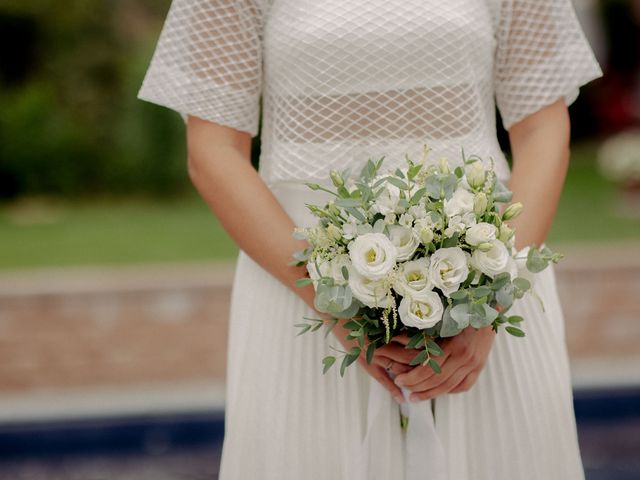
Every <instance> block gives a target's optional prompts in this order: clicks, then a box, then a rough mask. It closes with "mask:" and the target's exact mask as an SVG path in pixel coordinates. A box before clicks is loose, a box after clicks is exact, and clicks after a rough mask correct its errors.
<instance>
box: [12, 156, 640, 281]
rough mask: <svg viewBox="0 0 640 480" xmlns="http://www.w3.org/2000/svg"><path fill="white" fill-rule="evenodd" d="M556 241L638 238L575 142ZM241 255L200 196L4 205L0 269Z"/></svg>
mask: <svg viewBox="0 0 640 480" xmlns="http://www.w3.org/2000/svg"><path fill="white" fill-rule="evenodd" d="M573 158H574V161H573V162H572V165H571V167H570V173H569V176H568V178H567V183H566V186H565V190H564V194H563V197H562V201H561V205H560V208H559V211H558V215H557V217H556V221H555V224H554V228H553V231H552V233H551V236H550V241H551V242H552V243H554V244H558V243H565V244H566V243H592V242H601V241H618V240H640V220H639V219H638V218H636V219H631V218H622V217H619V216H618V215H617V213H616V211H617V208H616V191H615V187H614V186H613V185H611V184H610V183H608V182H606V181H605V180H603V179H602V178H601V177H600V176H599V174H598V172H597V169H596V167H595V164H594V162H593V147H592V146H589V145H582V146H580V147H574V151H573ZM236 253H237V249H236V247H235V246H234V244H233V242H232V241H231V239H230V238H229V237H228V235H227V234H226V233H225V231H224V230H223V228H222V227H221V225H220V224H219V223H218V222H217V221H216V219H215V217H214V216H213V215H212V214H211V213H210V211H209V210H208V208H207V206H206V205H205V204H204V202H203V201H202V200H200V199H199V198H198V197H197V196H195V195H193V196H191V197H189V198H184V199H180V200H172V201H158V200H149V199H128V200H120V201H115V200H111V201H106V200H103V201H98V200H94V201H91V202H84V203H65V202H52V201H51V200H47V201H45V200H37V199H31V200H29V201H22V202H20V203H14V204H6V205H1V206H0V269H12V268H22V267H39V266H66V265H92V264H131V263H145V262H189V261H198V260H203V259H205V260H213V259H233V258H235V255H236Z"/></svg>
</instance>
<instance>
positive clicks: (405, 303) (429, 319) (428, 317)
mask: <svg viewBox="0 0 640 480" xmlns="http://www.w3.org/2000/svg"><path fill="white" fill-rule="evenodd" d="M443 312H444V307H443V306H442V300H440V295H438V294H437V293H436V292H433V291H432V292H429V293H428V295H427V294H425V295H424V296H422V297H421V298H420V300H414V299H412V298H410V297H404V298H403V299H402V300H401V301H400V306H399V307H398V313H399V314H400V321H401V322H402V323H404V324H405V325H406V326H407V327H416V328H420V329H423V328H430V327H433V326H434V325H435V324H436V323H438V322H439V321H440V319H442V314H443Z"/></svg>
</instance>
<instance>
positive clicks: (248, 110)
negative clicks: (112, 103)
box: [138, 0, 263, 136]
mask: <svg viewBox="0 0 640 480" xmlns="http://www.w3.org/2000/svg"><path fill="white" fill-rule="evenodd" d="M257 2H258V0H173V1H172V3H171V7H170V8H169V13H168V14H167V18H166V19H165V22H164V26H163V27H162V31H161V33H160V38H159V40H158V43H157V45H156V48H155V51H154V53H153V57H152V58H151V62H150V65H149V68H148V69H147V72H146V74H145V77H144V80H143V82H142V86H141V88H140V90H139V92H138V98H139V99H141V100H146V101H148V102H152V103H156V104H158V105H162V106H165V107H168V108H171V109H173V110H175V111H177V112H179V113H180V114H181V115H182V117H183V119H184V120H185V121H186V116H187V114H190V115H193V116H196V117H199V118H202V119H204V120H209V121H213V122H217V123H220V124H223V125H226V126H229V127H233V128H236V129H238V130H242V131H245V132H249V133H250V134H251V135H252V136H255V135H256V134H257V132H258V123H259V114H260V113H259V112H260V94H261V91H262V23H263V22H262V15H261V8H260V7H259V5H258V3H257Z"/></svg>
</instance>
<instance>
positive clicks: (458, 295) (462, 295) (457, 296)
mask: <svg viewBox="0 0 640 480" xmlns="http://www.w3.org/2000/svg"><path fill="white" fill-rule="evenodd" d="M468 296H469V292H468V291H467V290H456V291H455V292H453V293H452V294H451V295H449V298H452V299H453V300H464V299H466V298H467V297H468Z"/></svg>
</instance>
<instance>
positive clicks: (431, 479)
mask: <svg viewBox="0 0 640 480" xmlns="http://www.w3.org/2000/svg"><path fill="white" fill-rule="evenodd" d="M402 394H403V395H404V398H405V403H403V404H402V405H398V404H397V403H396V402H395V401H394V400H393V399H392V397H391V395H390V394H389V392H388V391H387V390H386V389H385V388H384V387H383V386H382V385H380V384H379V383H378V381H377V380H375V379H373V378H371V379H370V389H369V407H368V412H367V430H366V433H365V437H364V441H363V442H362V446H361V451H360V457H359V458H358V465H357V470H356V471H357V475H356V480H389V479H391V478H393V479H402V480H448V474H447V466H446V458H445V453H444V448H443V446H442V442H441V441H440V438H439V437H438V434H437V432H436V429H435V424H434V420H433V412H432V411H431V400H423V401H420V402H410V401H409V395H410V394H411V391H410V390H407V389H406V388H402ZM398 410H400V413H402V415H404V416H406V417H407V418H408V421H409V423H408V427H407V429H406V431H405V430H401V432H402V435H404V438H405V442H404V445H405V448H404V456H405V458H404V476H403V477H399V476H398V475H397V474H398V473H399V472H395V475H396V476H393V477H392V476H389V475H393V473H394V472H384V471H381V469H380V465H381V462H380V460H381V459H382V458H384V457H388V456H389V455H390V453H391V452H390V448H389V447H390V446H389V445H388V442H387V441H386V440H387V439H388V438H389V435H390V433H391V429H390V427H391V426H390V425H389V424H388V422H389V420H388V416H389V412H390V411H391V413H392V414H391V421H392V422H397V427H398V428H400V415H399V412H398ZM395 463H396V462H391V461H389V462H387V464H395Z"/></svg>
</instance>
